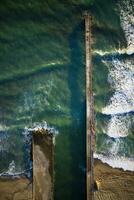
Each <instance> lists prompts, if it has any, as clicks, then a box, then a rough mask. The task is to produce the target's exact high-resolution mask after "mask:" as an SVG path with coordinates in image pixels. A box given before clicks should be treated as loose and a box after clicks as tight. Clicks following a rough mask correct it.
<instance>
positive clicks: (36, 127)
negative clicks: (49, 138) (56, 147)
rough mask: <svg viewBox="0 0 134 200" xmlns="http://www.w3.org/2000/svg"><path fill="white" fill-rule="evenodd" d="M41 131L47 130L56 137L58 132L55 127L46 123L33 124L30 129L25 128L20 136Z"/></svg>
mask: <svg viewBox="0 0 134 200" xmlns="http://www.w3.org/2000/svg"><path fill="white" fill-rule="evenodd" d="M42 129H44V130H47V131H48V132H49V133H52V134H54V135H57V134H58V133H59V131H58V130H57V129H56V128H55V127H53V126H50V125H48V123H47V122H46V121H43V122H34V123H33V124H32V126H31V127H30V126H29V127H25V129H24V132H23V133H22V134H23V135H25V136H27V135H28V134H29V133H30V132H32V131H38V130H42Z"/></svg>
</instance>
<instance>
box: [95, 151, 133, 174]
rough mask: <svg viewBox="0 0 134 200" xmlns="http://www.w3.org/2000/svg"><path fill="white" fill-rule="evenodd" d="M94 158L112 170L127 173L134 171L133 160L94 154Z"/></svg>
mask: <svg viewBox="0 0 134 200" xmlns="http://www.w3.org/2000/svg"><path fill="white" fill-rule="evenodd" d="M94 158H97V159H99V160H101V161H102V162H103V163H107V164H108V165H110V166H111V167H113V168H122V169H123V170H125V171H126V170H127V171H134V159H133V158H126V157H119V156H108V157H107V156H104V155H103V154H96V153H95V154H94Z"/></svg>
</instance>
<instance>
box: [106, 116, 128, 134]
mask: <svg viewBox="0 0 134 200" xmlns="http://www.w3.org/2000/svg"><path fill="white" fill-rule="evenodd" d="M131 125H132V122H131V118H130V117H129V115H125V116H121V115H114V116H112V117H111V119H110V120H109V123H108V128H107V132H106V134H107V135H108V136H109V137H113V138H119V137H126V136H127V135H128V133H129V128H130V127H131Z"/></svg>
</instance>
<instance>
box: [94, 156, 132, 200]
mask: <svg viewBox="0 0 134 200" xmlns="http://www.w3.org/2000/svg"><path fill="white" fill-rule="evenodd" d="M94 178H95V181H96V183H97V185H98V190H96V191H95V193H94V197H95V198H94V199H95V200H99V199H102V200H103V199H104V200H105V199H107V200H108V199H114V200H120V199H121V200H129V199H130V200H131V199H133V196H134V189H133V188H134V172H132V171H124V170H123V169H121V168H112V167H111V166H109V165H108V164H107V163H103V162H102V161H101V160H99V159H95V160H94Z"/></svg>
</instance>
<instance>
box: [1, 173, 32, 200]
mask: <svg viewBox="0 0 134 200" xmlns="http://www.w3.org/2000/svg"><path fill="white" fill-rule="evenodd" d="M0 200H32V184H31V182H30V181H29V179H27V178H25V177H20V178H14V179H13V178H9V177H0Z"/></svg>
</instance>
